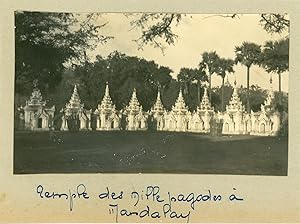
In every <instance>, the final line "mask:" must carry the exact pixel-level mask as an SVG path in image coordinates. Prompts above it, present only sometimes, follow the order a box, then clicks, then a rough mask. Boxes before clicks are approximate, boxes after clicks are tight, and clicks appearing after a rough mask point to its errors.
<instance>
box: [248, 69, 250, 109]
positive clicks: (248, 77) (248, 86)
mask: <svg viewBox="0 0 300 224" xmlns="http://www.w3.org/2000/svg"><path fill="white" fill-rule="evenodd" d="M249 83H250V66H249V67H247V112H248V113H250V90H249Z"/></svg>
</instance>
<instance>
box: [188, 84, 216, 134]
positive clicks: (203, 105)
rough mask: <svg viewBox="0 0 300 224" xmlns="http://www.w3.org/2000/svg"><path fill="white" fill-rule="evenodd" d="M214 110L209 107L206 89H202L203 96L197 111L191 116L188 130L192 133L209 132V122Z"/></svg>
mask: <svg viewBox="0 0 300 224" xmlns="http://www.w3.org/2000/svg"><path fill="white" fill-rule="evenodd" d="M213 113H214V108H213V107H212V106H211V103H210V101H209V97H208V94H207V88H206V87H205V88H204V94H203V97H202V100H201V102H200V105H199V106H198V107H197V111H196V112H195V113H193V114H192V118H191V119H190V129H191V130H192V131H193V132H206V133H207V132H209V130H210V120H211V119H212V117H213Z"/></svg>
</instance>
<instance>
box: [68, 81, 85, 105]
mask: <svg viewBox="0 0 300 224" xmlns="http://www.w3.org/2000/svg"><path fill="white" fill-rule="evenodd" d="M83 107H84V104H82V103H81V100H80V97H79V94H78V91H77V85H76V84H75V85H74V90H73V93H72V96H71V98H70V100H69V103H67V104H66V109H77V110H79V109H82V108H83Z"/></svg>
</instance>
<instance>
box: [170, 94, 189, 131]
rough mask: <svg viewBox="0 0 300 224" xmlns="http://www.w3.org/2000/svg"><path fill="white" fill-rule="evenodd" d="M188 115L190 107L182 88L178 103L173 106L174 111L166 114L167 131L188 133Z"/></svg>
mask: <svg viewBox="0 0 300 224" xmlns="http://www.w3.org/2000/svg"><path fill="white" fill-rule="evenodd" d="M188 115H189V111H188V107H187V106H186V104H185V101H184V98H183V95H182V90H181V88H180V90H179V94H178V97H177V99H176V102H175V104H174V106H172V110H171V111H170V112H169V113H166V121H165V123H166V126H165V129H166V130H169V131H182V132H185V131H187V130H188Z"/></svg>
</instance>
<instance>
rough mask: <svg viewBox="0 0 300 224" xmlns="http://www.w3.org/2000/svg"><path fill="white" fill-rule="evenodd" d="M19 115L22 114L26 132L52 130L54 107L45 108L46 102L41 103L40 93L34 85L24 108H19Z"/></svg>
mask: <svg viewBox="0 0 300 224" xmlns="http://www.w3.org/2000/svg"><path fill="white" fill-rule="evenodd" d="M19 109H20V111H21V113H23V112H24V116H22V117H23V118H24V122H25V125H24V127H25V129H27V130H33V131H38V130H49V129H52V128H53V117H54V112H55V106H52V107H51V108H46V101H43V97H42V94H41V91H40V90H39V89H38V88H37V84H36V83H35V84H34V89H33V91H32V94H31V96H30V99H29V100H27V101H26V105H25V107H22V106H21V107H20V108H19Z"/></svg>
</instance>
